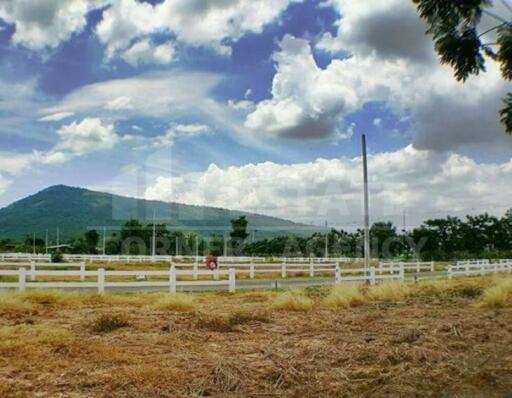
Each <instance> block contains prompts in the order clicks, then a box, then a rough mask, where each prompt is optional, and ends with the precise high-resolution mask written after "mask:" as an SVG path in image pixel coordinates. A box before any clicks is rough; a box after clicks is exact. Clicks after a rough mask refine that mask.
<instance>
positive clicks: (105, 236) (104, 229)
mask: <svg viewBox="0 0 512 398" xmlns="http://www.w3.org/2000/svg"><path fill="white" fill-rule="evenodd" d="M106 246H107V227H103V250H102V252H103V255H105V248H106Z"/></svg>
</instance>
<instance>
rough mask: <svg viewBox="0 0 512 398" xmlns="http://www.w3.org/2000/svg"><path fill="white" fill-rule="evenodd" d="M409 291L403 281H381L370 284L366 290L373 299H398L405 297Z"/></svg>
mask: <svg viewBox="0 0 512 398" xmlns="http://www.w3.org/2000/svg"><path fill="white" fill-rule="evenodd" d="M410 292H411V289H410V287H409V286H407V285H406V284H405V283H403V282H383V283H380V284H378V285H375V286H372V287H371V288H370V289H369V290H368V296H369V297H370V298H371V299H373V300H382V301H399V300H403V299H404V298H405V297H407V296H408V295H409V294H410Z"/></svg>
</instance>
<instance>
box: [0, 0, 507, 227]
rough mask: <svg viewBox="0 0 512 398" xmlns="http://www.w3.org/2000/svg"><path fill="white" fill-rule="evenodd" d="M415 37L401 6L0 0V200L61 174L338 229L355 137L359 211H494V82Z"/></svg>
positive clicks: (346, 207) (498, 91) (406, 8)
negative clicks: (366, 192)
mask: <svg viewBox="0 0 512 398" xmlns="http://www.w3.org/2000/svg"><path fill="white" fill-rule="evenodd" d="M495 11H496V12H498V13H504V12H507V10H506V9H505V8H503V7H500V6H499V4H496V6H495ZM483 22H484V25H485V24H491V23H492V22H493V21H483ZM424 32H425V26H424V25H423V24H422V22H421V21H420V20H419V19H418V17H417V15H416V11H415V9H414V6H413V5H412V2H411V4H409V2H404V1H402V0H385V1H378V0H368V1H365V2H360V1H355V0H332V1H313V0H303V1H301V0H275V1H270V0H262V1H259V2H253V1H249V0H229V1H225V2H219V3H210V2H204V1H200V0H194V1H185V0H165V1H152V2H137V1H135V0H62V1H59V0H52V1H50V0H42V1H40V2H38V3H37V4H34V2H30V1H20V2H12V3H9V2H7V3H2V4H1V5H0V135H1V137H2V140H1V144H0V206H4V205H7V204H9V203H10V202H12V201H14V200H17V199H19V198H21V197H24V196H26V195H29V194H32V193H35V192H37V191H38V190H41V189H43V188H45V187H47V186H49V185H54V184H67V185H73V186H83V187H89V188H92V189H98V190H105V191H111V192H115V193H119V194H126V195H134V196H144V197H148V198H153V199H162V200H176V201H180V202H187V203H192V204H205V205H213V206H222V207H229V208H239V209H244V210H249V211H258V212H262V213H266V214H271V215H276V216H281V217H285V218H290V219H294V220H298V221H303V222H314V223H317V224H323V222H324V220H325V219H327V220H328V221H329V222H330V223H331V224H334V225H343V224H344V223H347V222H350V220H353V219H354V218H356V219H357V215H356V214H357V212H358V211H359V207H360V206H359V202H360V200H359V198H360V185H359V184H360V172H359V165H360V159H359V153H360V139H361V134H362V133H366V134H367V135H368V141H369V147H370V153H371V154H372V156H371V157H370V172H371V174H372V179H373V182H374V183H373V184H372V194H373V203H372V204H373V208H374V210H375V211H374V215H375V218H394V217H396V216H397V215H398V214H401V213H402V211H404V210H405V211H408V212H409V213H410V214H411V219H412V220H415V221H414V222H416V221H420V220H421V219H422V218H425V217H429V216H437V215H444V214H447V213H450V212H452V213H457V212H460V213H464V212H471V211H483V210H488V211H492V212H495V213H501V212H503V211H504V209H506V208H507V206H509V203H508V202H507V200H508V197H510V195H509V194H510V193H509V192H506V191H505V192H499V193H498V194H496V193H495V192H494V191H495V190H496V186H503V185H507V182H509V181H510V177H511V176H512V175H511V174H512V166H511V160H510V149H511V148H512V146H511V139H510V137H508V136H506V135H505V133H504V130H503V128H502V126H500V125H499V123H498V121H497V119H498V118H497V116H496V115H497V112H498V109H499V106H500V104H499V99H500V97H501V96H502V95H503V94H504V93H506V92H507V90H510V85H507V84H505V83H504V82H503V81H502V80H501V78H500V76H499V72H498V70H497V68H496V66H495V65H492V64H491V63H489V65H488V71H487V73H485V74H483V75H482V76H479V77H475V78H472V79H470V81H469V82H468V83H467V84H466V85H461V84H459V83H457V82H456V81H455V80H454V79H453V76H452V71H451V70H450V69H449V68H447V67H445V66H441V65H439V62H438V60H437V58H436V56H435V53H434V51H433V49H432V44H431V39H430V38H429V37H427V36H425V34H424ZM141 181H143V183H142V182H141ZM508 185H510V184H508ZM212 191H213V192H212ZM507 195H508V196H507ZM340 203H342V204H341V205H340ZM509 207H510V206H509ZM414 214H416V215H417V216H416V217H414V216H413V215H414Z"/></svg>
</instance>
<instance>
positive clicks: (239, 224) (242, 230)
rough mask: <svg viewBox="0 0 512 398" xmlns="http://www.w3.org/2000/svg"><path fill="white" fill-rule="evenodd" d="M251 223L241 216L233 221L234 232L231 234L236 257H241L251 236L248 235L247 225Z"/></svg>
mask: <svg viewBox="0 0 512 398" xmlns="http://www.w3.org/2000/svg"><path fill="white" fill-rule="evenodd" d="M248 223H249V222H248V221H247V219H246V218H245V216H241V217H239V218H237V219H235V220H231V228H232V231H231V232H230V233H229V235H230V236H231V247H232V250H233V252H234V253H235V254H236V255H241V254H242V250H243V244H244V241H245V240H246V239H247V237H248V236H249V234H248V233H247V224H248Z"/></svg>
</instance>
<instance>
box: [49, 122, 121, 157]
mask: <svg viewBox="0 0 512 398" xmlns="http://www.w3.org/2000/svg"><path fill="white" fill-rule="evenodd" d="M57 134H58V135H59V137H60V141H59V142H58V144H57V145H56V146H55V148H54V151H52V152H59V151H64V152H70V153H71V154H75V155H83V154H85V153H88V152H92V151H97V150H101V149H109V148H112V147H113V146H114V145H115V144H116V143H117V141H118V138H119V137H118V135H117V134H116V132H115V130H114V125H113V124H108V123H105V122H103V121H102V120H100V119H96V118H86V119H84V120H82V121H81V122H80V123H78V122H73V123H71V124H68V125H65V126H62V127H61V128H60V129H59V130H58V131H57Z"/></svg>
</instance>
